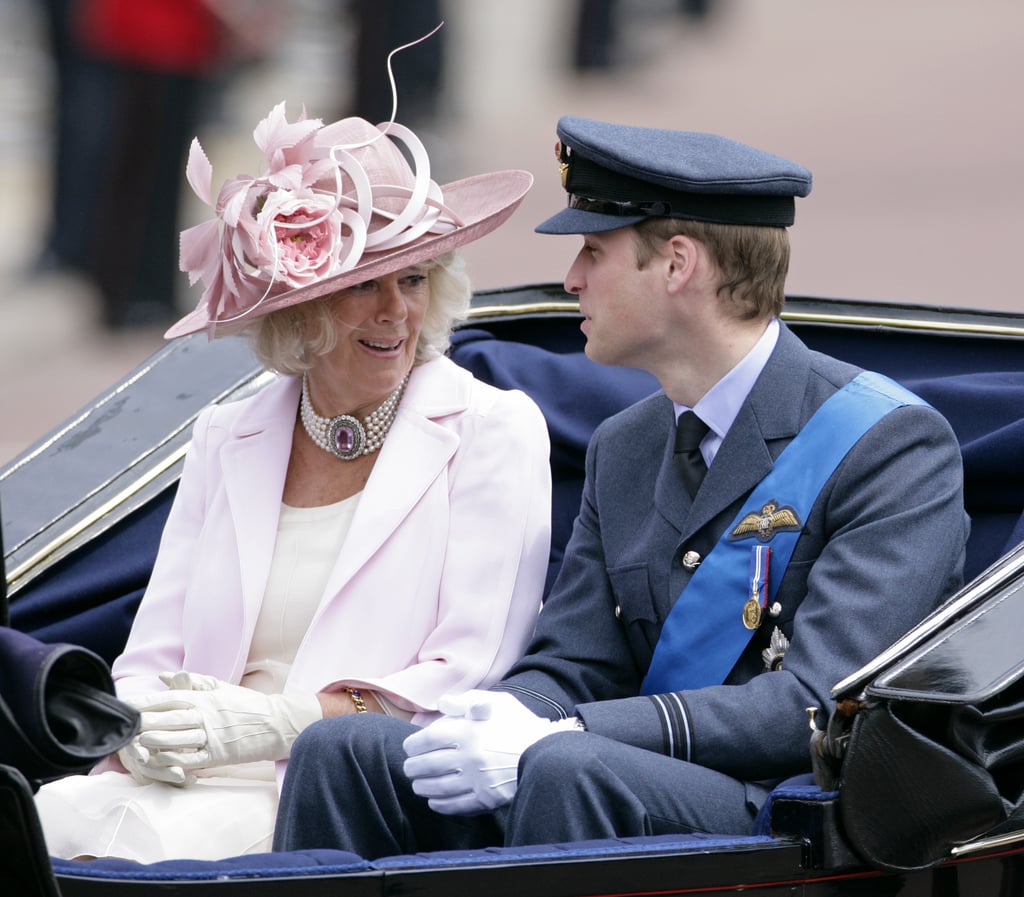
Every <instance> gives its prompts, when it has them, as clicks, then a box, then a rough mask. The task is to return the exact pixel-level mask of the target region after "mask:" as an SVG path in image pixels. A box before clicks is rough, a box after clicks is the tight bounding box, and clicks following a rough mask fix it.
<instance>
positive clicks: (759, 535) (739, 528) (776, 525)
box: [729, 498, 803, 542]
mask: <svg viewBox="0 0 1024 897" xmlns="http://www.w3.org/2000/svg"><path fill="white" fill-rule="evenodd" d="M802 526H803V524H802V523H801V522H800V518H799V517H798V516H797V513H796V511H794V510H793V508H791V507H789V506H788V505H786V506H785V507H781V508H780V507H779V503H778V501H776V500H775V499H774V498H773V499H772V500H771V501H769V502H767V503H766V504H764V505H762V507H761V510H760V511H751V512H750V513H749V514H746V515H744V517H743V519H742V520H740V522H739V523H738V524H736V528H735V529H734V530H733V531H732V532H731V533H729V540H730V541H732V542H735V541H738V540H740V539H759V540H760V541H762V542H770V541H771V540H772V539H773V538H775V534H776V533H785V532H799V530H800V529H801V528H802Z"/></svg>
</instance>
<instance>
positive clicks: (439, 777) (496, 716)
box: [403, 690, 577, 815]
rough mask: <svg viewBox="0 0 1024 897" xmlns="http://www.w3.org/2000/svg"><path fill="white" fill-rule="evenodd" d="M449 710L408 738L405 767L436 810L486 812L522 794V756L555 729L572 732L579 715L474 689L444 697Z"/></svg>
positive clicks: (442, 705) (444, 706)
mask: <svg viewBox="0 0 1024 897" xmlns="http://www.w3.org/2000/svg"><path fill="white" fill-rule="evenodd" d="M438 709H439V710H440V711H441V712H442V713H444V714H445V716H443V717H441V718H440V719H438V720H435V721H434V722H432V723H431V724H430V725H429V726H427V727H426V728H424V729H421V730H420V731H418V732H415V733H414V734H412V735H410V736H409V737H408V738H406V739H405V741H404V742H403V747H404V748H405V753H406V755H407V757H408V759H407V760H406V761H405V764H404V766H403V769H404V771H405V774H406V775H407V776H408V777H409V778H410V779H411V780H412V790H413V791H414V792H416V794H418V795H420V797H425V798H427V799H428V800H427V803H428V805H429V806H430V808H431V809H432V810H435V811H436V812H438V813H445V814H448V815H470V814H473V813H484V812H487V811H490V810H494V809H497V808H498V807H502V806H504V805H505V804H507V803H509V802H510V801H511V800H512V798H513V797H514V796H515V793H516V786H517V785H518V775H519V758H520V756H521V755H522V753H523V751H525V750H526V749H527V748H528V747H529V746H530V745H531V744H534V743H535V742H537V741H540V739H541V738H543V737H544V736H545V735H550V734H551V733H552V732H559V731H572V730H573V729H576V728H577V721H576V720H575V719H567V720H560V721H559V722H552V721H551V720H548V719H544V718H543V717H540V716H536V715H535V714H533V713H531V712H530V711H529V710H527V709H526V708H525V707H524V706H523V705H522V704H520V703H519V701H517V700H516V699H515V698H514V697H512V695H510V694H509V693H508V692H500V691H479V690H474V691H468V692H466V693H465V694H461V695H446V696H444V697H443V698H441V700H440V701H439V702H438Z"/></svg>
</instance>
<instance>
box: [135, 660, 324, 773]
mask: <svg viewBox="0 0 1024 897" xmlns="http://www.w3.org/2000/svg"><path fill="white" fill-rule="evenodd" d="M160 679H161V680H162V681H163V682H164V683H165V684H166V685H168V686H169V690H168V691H164V692H156V693H154V694H149V695H135V696H128V697H126V698H124V700H125V702H126V703H128V704H131V705H132V706H133V707H135V709H136V710H138V711H140V713H141V714H142V719H141V728H140V730H139V734H138V735H137V736H136V737H135V739H134V741H136V742H138V745H139V746H140V747H143V748H146V749H147V750H148V751H149V752H150V756H149V758H148V759H147V760H146V761H145V762H144V763H143V764H142V765H143V771H144V772H146V773H147V774H150V775H151V774H152V770H153V768H154V767H164V768H171V769H173V768H175V767H177V768H180V769H181V770H184V771H185V772H188V771H189V770H195V769H208V768H211V767H217V766H228V765H231V764H235V763H251V762H254V761H256V760H282V759H284V758H285V757H287V756H288V754H289V753H290V752H291V747H292V744H293V743H294V741H295V739H296V738H297V737H298V735H299V733H300V732H301V731H302V730H303V729H305V728H306V726H308V725H309V724H310V723H313V722H315V721H316V720H318V719H321V718H322V717H323V712H322V710H321V708H320V702H319V701H318V700H317V698H316V695H267V694H263V692H259V691H254V690H253V689H251V688H244V687H242V686H240V685H230V684H229V683H227V682H221V681H220V680H218V679H215V678H214V677H212V676H203V675H199V674H196V673H188V672H185V671H182V672H179V673H162V674H161V675H160ZM122 762H123V760H122Z"/></svg>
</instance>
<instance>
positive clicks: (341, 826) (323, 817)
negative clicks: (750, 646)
mask: <svg viewBox="0 0 1024 897" xmlns="http://www.w3.org/2000/svg"><path fill="white" fill-rule="evenodd" d="M414 731H415V728H414V727H413V726H411V725H409V724H408V723H404V722H401V721H400V720H395V719H391V718H389V717H385V716H381V715H379V714H372V713H366V714H362V713H360V714H351V715H349V716H342V717H334V718H330V719H325V720H322V721H320V722H317V723H314V724H313V725H312V726H310V727H309V728H307V729H306V730H305V731H304V732H303V733H302V734H301V735H300V736H299V738H298V740H297V741H296V742H295V744H294V746H293V748H292V754H291V759H290V760H289V763H288V772H287V775H286V776H285V780H284V789H283V791H282V794H281V803H280V808H279V810H278V817H277V828H276V831H275V835H274V849H275V850H306V849H314V848H334V849H339V850H350V851H352V852H354V853H357V854H359V855H360V856H362V857H365V858H366V859H376V858H377V857H381V856H392V855H396V854H408V853H418V852H420V851H430V850H459V849H473V848H481V847H489V846H496V845H502V844H504V845H506V846H518V845H523V844H554V843H560V842H564V841H584V840H589V839H596V838H616V837H631V836H635V835H647V834H673V833H691V832H707V833H714V834H735V835H739V834H749V833H750V832H751V831H752V827H753V823H754V818H755V817H756V814H757V810H758V808H759V806H760V804H761V803H763V801H764V799H765V798H766V797H767V795H768V789H766V788H763V787H761V786H759V785H756V784H753V783H745V782H741V781H738V780H736V779H733V778H730V777H728V776H725V775H722V774H721V773H718V772H714V771H713V770H709V769H705V768H704V767H700V766H695V765H694V764H692V763H685V762H683V761H681V760H675V759H673V758H671V757H665V756H662V755H661V754H654V753H651V752H650V751H645V750H641V749H640V748H635V747H632V746H630V745H625V744H620V743H619V742H615V741H611V740H609V739H607V738H603V737H602V736H600V735H594V734H592V733H589V732H562V733H555V734H553V735H549V736H547V737H546V738H543V739H541V740H540V741H539V742H537V743H536V744H535V745H533V746H532V747H531V748H529V749H528V750H527V751H526V752H525V753H524V754H523V757H522V759H521V760H520V764H519V788H518V790H517V792H516V796H515V799H514V800H513V801H512V803H511V805H509V806H508V807H505V808H503V809H501V810H499V811H498V812H496V813H486V814H481V815H478V816H445V815H443V814H440V813H435V812H433V811H432V810H431V809H430V808H429V807H428V806H427V802H426V800H424V799H423V798H421V797H418V796H417V795H415V794H414V793H413V791H412V788H411V786H410V783H409V781H408V780H407V779H406V777H405V775H404V773H403V772H402V764H403V762H404V761H405V752H404V751H403V750H402V741H403V740H404V739H405V738H406V737H407V736H408V735H410V734H411V733H412V732H414Z"/></svg>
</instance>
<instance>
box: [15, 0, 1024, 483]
mask: <svg viewBox="0 0 1024 897" xmlns="http://www.w3.org/2000/svg"><path fill="white" fill-rule="evenodd" d="M440 19H443V20H444V21H445V23H446V24H445V26H444V28H443V29H442V30H441V31H440V32H439V33H438V34H437V35H436V36H435V37H434V38H432V39H431V40H430V41H428V42H426V43H424V44H421V45H419V46H417V47H415V48H413V49H411V50H408V51H406V52H405V53H403V54H400V55H399V56H397V57H396V58H395V63H394V65H395V71H396V76H397V80H398V89H399V99H398V116H397V118H398V120H399V121H400V122H403V123H405V124H408V125H410V126H411V127H413V128H414V129H415V130H416V131H417V133H418V134H419V135H420V137H421V138H422V139H423V141H424V143H425V144H426V145H427V149H428V150H429V152H430V154H431V158H432V162H433V165H434V177H435V179H436V180H437V181H438V182H439V183H441V184H443V183H445V182H446V181H449V180H454V179H456V178H460V177H465V176H468V175H470V174H474V173H478V172H481V171H488V170H496V169H500V168H525V169H528V170H530V171H532V172H533V173H534V175H535V177H536V179H537V180H536V184H535V186H534V188H533V191H532V192H531V194H530V195H529V196H528V197H527V199H526V200H525V201H524V203H523V205H522V207H521V208H520V210H519V211H518V212H517V213H516V214H515V215H514V216H513V218H512V219H511V220H510V221H509V223H508V224H506V225H505V227H504V228H502V229H501V230H499V231H498V232H496V233H495V234H493V235H491V236H490V237H488V238H486V239H484V240H483V241H481V242H480V243H477V244H475V245H473V246H471V247H469V249H468V250H467V251H466V254H467V257H468V259H469V264H470V272H471V275H472V277H473V281H474V284H475V285H476V286H478V287H493V286H505V285H512V284H522V283H535V282H544V281H560V280H561V279H562V275H563V273H564V271H565V268H566V267H567V265H568V263H569V262H570V260H571V258H572V255H573V254H574V253H575V251H576V249H577V244H578V239H577V238H574V237H540V236H538V235H536V234H534V233H533V232H532V228H533V225H534V224H536V223H537V222H538V221H539V220H541V219H542V218H544V217H546V216H547V215H549V214H551V213H552V212H553V211H554V210H555V209H557V208H558V207H559V206H560V205H561V204H562V203H564V193H563V192H562V191H561V189H560V187H559V182H558V179H557V174H556V167H555V162H554V156H553V151H552V148H553V146H554V142H555V134H554V128H555V123H556V121H557V119H558V117H559V116H560V115H563V114H575V115H582V116H586V117H590V118H599V119H605V120H610V121H617V122H623V123H628V124H637V125H648V126H656V127H669V128H679V129H685V130H699V131H712V132H717V133H720V134H723V135H725V136H728V137H732V138H734V139H737V140H740V141H743V142H745V143H750V144H753V145H755V146H758V147H760V148H762V149H765V150H768V151H771V152H774V153H777V154H779V155H782V156H786V157H789V158H792V159H794V160H796V161H799V162H801V163H802V164H804V165H806V166H807V167H808V168H810V169H811V170H812V172H813V173H814V190H813V192H812V194H811V196H810V197H808V198H807V199H805V200H801V201H800V202H799V203H798V206H797V224H796V227H795V228H794V229H793V231H792V238H793V264H792V268H791V274H790V278H789V292H790V293H791V294H807V295H823V296H835V297H842V298H871V299H883V300H890V301H896V302H905V303H920V304H938V305H952V306H964V307H975V308H987V309H995V310H1004V311H1020V310H1021V309H1022V304H1024V303H1022V301H1021V298H1022V297H1021V294H1020V289H1019V287H1018V280H1019V276H1018V270H1019V269H1018V261H1019V258H1020V256H1021V254H1022V242H1024V211H1022V208H1024V185H1022V177H1024V174H1022V168H1024V166H1022V162H1024V152H1022V141H1024V116H1022V112H1021V95H1022V92H1024V91H1022V88H1024V53H1022V52H1021V48H1022V47H1024V4H1022V3H1020V2H1019V0H972V2H970V3H964V2H963V0H901V2H898V3H893V2H891V0H859V2H857V3H849V2H839V0H818V2H809V0H516V2H514V3H510V2H508V0H373V2H368V0H289V2H287V3H286V2H280V0H0V110H2V113H3V122H4V125H3V128H2V130H0V197H2V203H3V205H2V214H0V464H3V463H5V462H7V461H8V460H10V459H11V458H13V457H14V456H16V455H17V454H18V453H20V452H21V451H22V450H24V449H25V448H26V447H27V446H28V445H29V444H31V443H32V442H34V441H35V440H36V439H38V438H39V437H41V436H42V435H43V434H44V433H45V432H47V431H48V430H50V429H51V428H52V427H54V426H56V425H57V424H59V423H60V422H62V421H63V420H64V419H65V418H67V417H68V416H69V415H71V414H72V413H73V412H74V411H75V410H76V409H77V408H78V407H80V406H81V405H82V404H83V403H84V402H86V401H88V400H89V399H90V398H91V397H92V396H93V395H95V394H96V393H98V392H99V391H100V390H102V389H104V388H106V387H107V386H110V385H111V384H113V383H114V382H115V381H116V380H118V379H119V378H121V377H122V376H123V375H124V374H126V373H127V372H129V371H130V370H131V369H133V368H134V367H135V366H136V365H137V364H138V363H140V362H141V361H142V360H144V359H145V358H146V357H147V356H148V355H149V354H150V353H151V352H152V351H154V350H155V349H156V348H158V347H159V346H160V345H161V342H162V339H161V335H162V333H163V330H164V329H165V328H166V326H167V324H168V323H170V321H171V320H173V319H174V318H176V317H177V316H178V315H179V314H180V313H181V312H183V311H185V310H187V309H188V308H190V307H191V306H192V305H194V304H195V302H196V301H197V299H198V294H190V293H189V291H188V286H187V281H186V280H185V278H184V275H181V274H180V273H179V272H177V233H178V231H179V230H180V229H181V228H183V227H187V226H189V225H191V224H195V223H198V222H199V221H201V220H204V219H205V218H206V217H207V210H206V209H205V208H204V207H203V206H201V205H200V204H199V203H198V202H197V201H196V200H195V199H194V197H192V194H191V191H190V190H189V189H188V188H187V186H186V185H185V179H184V173H183V172H184V158H185V153H186V152H187V146H188V143H189V141H190V140H191V138H192V136H194V135H198V136H199V137H200V138H201V140H202V143H203V146H204V148H205V149H206V151H207V153H208V155H209V157H210V160H211V162H212V163H213V167H214V185H215V187H216V186H217V185H218V184H219V183H220V181H221V180H222V179H223V178H225V177H228V176H234V175H237V174H240V173H242V172H246V173H252V174H258V173H259V171H258V168H259V166H260V163H261V160H262V156H261V154H260V153H259V151H258V150H257V149H256V148H255V146H254V144H253V142H252V130H253V128H254V126H255V125H256V123H257V122H258V121H259V120H260V119H261V118H263V117H264V116H265V115H266V114H267V112H268V111H269V110H270V108H271V107H272V106H273V105H275V104H276V103H278V102H281V101H286V102H287V108H288V113H289V117H290V118H294V117H295V115H297V113H298V112H299V110H300V109H301V108H302V107H303V105H304V106H305V108H306V110H307V112H308V114H309V115H310V116H312V117H320V118H323V119H325V120H333V119H334V118H338V117H341V116H343V115H347V114H360V115H363V116H364V117H367V118H370V119H374V120H383V119H387V118H388V117H389V116H390V111H391V97H390V88H389V86H388V83H387V73H386V67H385V58H386V55H387V52H388V50H390V49H392V48H394V47H395V46H398V45H400V44H402V43H404V42H406V41H408V40H411V39H414V38H415V37H417V36H419V35H421V34H423V33H425V32H427V31H429V30H430V29H431V28H432V27H433V26H434V25H435V24H436V23H437V21H438V20H440Z"/></svg>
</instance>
